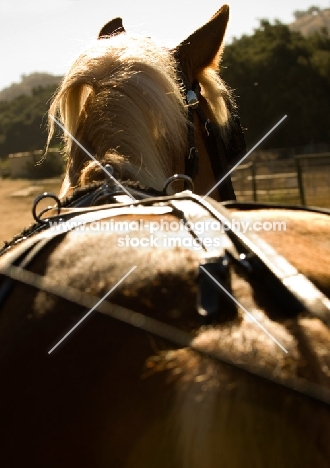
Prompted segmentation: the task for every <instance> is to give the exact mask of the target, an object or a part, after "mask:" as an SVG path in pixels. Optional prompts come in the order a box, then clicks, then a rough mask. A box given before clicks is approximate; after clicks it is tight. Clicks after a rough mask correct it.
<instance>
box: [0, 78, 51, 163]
mask: <svg viewBox="0 0 330 468" xmlns="http://www.w3.org/2000/svg"><path fill="white" fill-rule="evenodd" d="M55 89H56V86H55V85H51V86H47V87H38V88H34V89H33V91H32V95H31V96H28V95H21V96H18V97H16V98H14V99H12V100H11V101H0V157H2V158H3V157H6V156H7V155H8V154H10V153H17V152H21V151H30V150H37V149H42V148H44V147H45V144H46V140H47V131H46V123H47V110H48V107H49V101H50V99H51V97H52V95H53V93H54V92H55Z"/></svg>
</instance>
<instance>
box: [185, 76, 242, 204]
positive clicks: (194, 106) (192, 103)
mask: <svg viewBox="0 0 330 468" xmlns="http://www.w3.org/2000/svg"><path fill="white" fill-rule="evenodd" d="M178 73H179V76H180V78H181V80H182V83H183V85H184V90H185V93H186V101H187V105H188V121H189V125H188V146H189V152H188V155H187V156H186V158H185V174H186V175H188V176H189V177H191V178H192V180H194V179H195V177H196V176H197V174H198V171H199V156H198V151H197V149H196V145H195V130H194V127H195V118H194V116H195V115H197V116H198V120H199V122H200V124H201V127H202V135H203V139H204V143H205V146H206V149H207V153H208V156H209V159H210V163H211V168H212V172H213V176H214V179H215V181H216V182H217V181H219V180H221V179H222V178H223V177H225V176H226V174H227V173H228V164H227V162H228V159H229V158H227V156H226V149H225V145H224V142H223V138H222V136H221V134H220V130H219V128H218V126H217V125H216V124H214V123H213V122H211V121H210V120H209V119H208V118H207V117H206V116H205V114H204V111H203V109H202V107H201V103H200V100H201V98H202V97H201V93H200V85H199V83H198V82H194V83H193V84H192V85H191V84H190V83H189V81H188V79H187V77H186V76H185V74H184V73H183V71H182V70H181V69H180V68H179V70H178ZM191 94H192V95H193V96H195V98H194V97H193V98H192V99H191V98H190V95H191ZM243 139H244V137H243ZM217 192H218V194H219V198H220V200H221V201H225V200H236V196H235V192H234V188H233V185H232V182H231V178H230V177H227V178H226V179H225V180H224V181H223V182H222V183H221V184H220V185H219V186H218V187H217Z"/></svg>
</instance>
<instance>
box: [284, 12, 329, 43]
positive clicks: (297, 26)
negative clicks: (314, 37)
mask: <svg viewBox="0 0 330 468" xmlns="http://www.w3.org/2000/svg"><path fill="white" fill-rule="evenodd" d="M293 14H294V16H295V18H296V20H295V21H294V22H293V23H291V24H289V28H290V29H291V31H299V32H301V34H303V35H304V36H310V35H311V34H313V32H315V31H319V30H320V29H324V28H325V29H327V30H328V31H329V32H330V8H326V9H324V10H322V9H321V8H318V7H316V6H312V7H310V8H308V10H306V11H299V10H298V11H295V12H294V13H293Z"/></svg>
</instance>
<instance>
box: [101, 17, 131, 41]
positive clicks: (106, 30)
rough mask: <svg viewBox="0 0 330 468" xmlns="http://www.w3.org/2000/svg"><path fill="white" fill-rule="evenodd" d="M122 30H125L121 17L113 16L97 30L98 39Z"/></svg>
mask: <svg viewBox="0 0 330 468" xmlns="http://www.w3.org/2000/svg"><path fill="white" fill-rule="evenodd" d="M123 32H126V31H125V28H124V26H123V20H122V19H121V18H115V19H113V20H111V21H109V23H107V24H105V25H104V26H103V28H102V29H101V31H100V32H99V37H98V39H102V38H104V37H108V36H115V35H117V34H120V33H123Z"/></svg>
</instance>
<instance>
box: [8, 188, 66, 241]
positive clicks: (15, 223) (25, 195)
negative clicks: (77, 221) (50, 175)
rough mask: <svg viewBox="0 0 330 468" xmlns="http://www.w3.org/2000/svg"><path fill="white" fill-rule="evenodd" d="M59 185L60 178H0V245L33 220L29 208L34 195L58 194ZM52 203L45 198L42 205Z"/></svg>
mask: <svg viewBox="0 0 330 468" xmlns="http://www.w3.org/2000/svg"><path fill="white" fill-rule="evenodd" d="M60 185H61V181H60V179H49V180H47V179H46V180H38V181H30V180H21V179H17V180H11V179H0V220H1V221H0V247H2V245H3V244H2V243H3V241H5V240H10V239H11V238H12V237H13V236H14V235H15V234H18V233H19V232H20V231H22V229H23V228H25V227H27V226H29V225H30V224H31V223H33V222H34V220H33V217H32V213H31V209H32V204H33V201H34V199H35V197H36V196H37V195H40V194H41V193H43V192H52V193H55V194H58V192H59V188H60ZM52 204H53V203H52V201H51V200H47V203H46V204H44V205H43V206H47V205H52Z"/></svg>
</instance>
